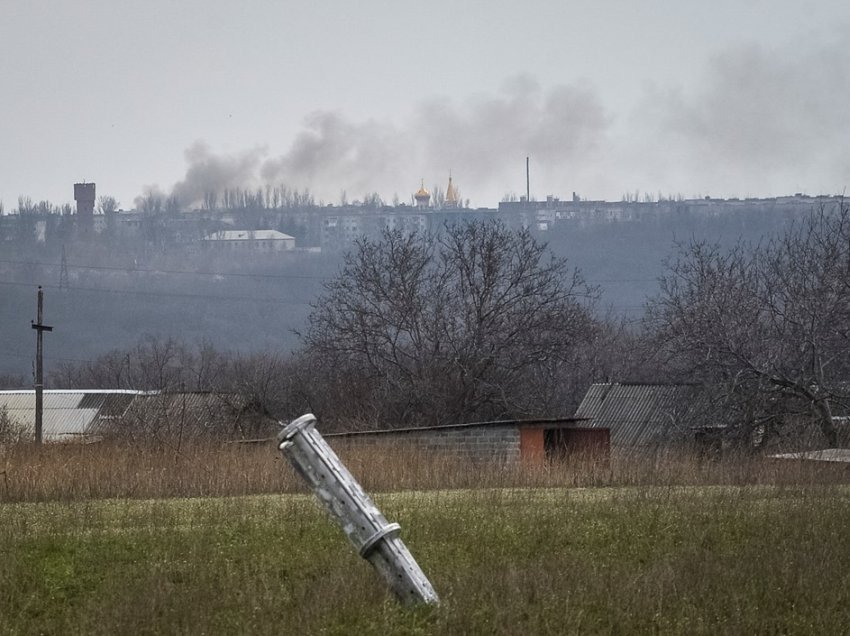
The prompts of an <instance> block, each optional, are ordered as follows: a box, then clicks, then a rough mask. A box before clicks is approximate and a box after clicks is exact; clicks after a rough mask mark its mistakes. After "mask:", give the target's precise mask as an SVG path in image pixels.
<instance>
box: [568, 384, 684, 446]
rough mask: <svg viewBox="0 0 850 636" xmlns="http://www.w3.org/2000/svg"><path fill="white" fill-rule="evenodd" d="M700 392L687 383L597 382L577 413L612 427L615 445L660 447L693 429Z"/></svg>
mask: <svg viewBox="0 0 850 636" xmlns="http://www.w3.org/2000/svg"><path fill="white" fill-rule="evenodd" d="M697 394H698V387H695V386H693V385H684V384H594V385H592V386H591V387H590V389H588V391H587V394H586V395H585V396H584V399H583V400H582V401H581V404H580V405H579V407H578V410H577V411H576V414H575V416H576V417H582V418H590V420H591V421H590V424H589V426H590V427H592V428H608V429H610V430H611V444H612V446H614V447H619V448H636V447H648V446H657V445H660V444H663V443H665V442H667V441H670V440H671V439H672V438H673V437H675V436H677V435H678V436H681V435H684V434H687V433H688V432H689V431H690V426H689V424H688V421H689V415H690V413H691V412H692V410H693V408H694V399H695V398H696V397H697Z"/></svg>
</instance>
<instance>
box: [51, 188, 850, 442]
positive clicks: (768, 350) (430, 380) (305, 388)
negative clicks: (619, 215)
mask: <svg viewBox="0 0 850 636" xmlns="http://www.w3.org/2000/svg"><path fill="white" fill-rule="evenodd" d="M598 299H599V290H598V289H597V288H595V287H594V286H593V285H590V284H588V283H587V281H586V280H584V278H583V276H582V273H581V272H580V271H579V270H578V269H577V268H575V267H573V266H571V265H570V263H569V262H568V261H567V260H565V259H563V258H558V257H556V256H554V255H553V254H552V253H551V252H550V250H549V249H548V247H547V246H546V245H545V244H543V243H541V242H539V241H538V240H537V239H536V238H535V237H534V235H533V234H532V233H531V232H530V231H528V230H512V229H509V228H507V227H506V226H504V225H502V224H500V223H498V222H483V221H476V222H469V223H459V224H454V225H446V226H444V228H443V229H442V230H441V231H439V232H437V233H434V234H429V233H417V232H413V233H410V232H402V231H399V230H386V231H384V232H383V234H382V235H381V236H380V238H376V239H369V238H363V239H361V240H359V241H358V242H356V244H355V245H354V247H353V249H352V250H351V251H350V252H349V253H348V254H347V256H346V257H345V259H344V262H343V264H342V266H341V269H340V271H339V273H338V275H337V276H336V277H334V278H332V279H331V280H330V281H328V282H327V283H326V284H325V286H324V290H323V292H322V293H321V294H320V295H319V296H318V298H316V299H315V301H314V302H313V303H312V312H311V314H310V317H309V319H308V321H307V324H306V326H305V328H304V329H303V330H302V331H301V332H300V333H299V334H298V336H299V338H300V343H301V344H300V347H299V349H298V350H297V351H295V352H294V353H292V354H283V353H277V352H268V351H267V352H262V353H256V354H250V355H246V354H238V353H232V352H225V351H219V350H217V349H216V348H215V347H214V346H213V345H212V344H211V343H210V342H208V341H205V342H201V343H200V344H197V345H191V346H189V345H186V344H185V343H178V342H176V341H173V340H157V339H154V338H143V339H142V340H140V342H139V343H138V344H137V345H136V347H135V348H133V349H131V350H126V351H114V352H112V353H109V354H106V355H104V356H101V357H99V358H98V359H96V360H95V361H93V362H91V363H85V364H65V365H64V366H62V367H61V368H60V369H57V370H56V371H54V374H53V376H52V377H51V379H50V381H51V383H52V384H53V386H63V387H69V388H72V387H82V388H92V387H103V388H135V389H159V390H165V391H176V390H196V391H233V392H239V393H243V394H246V395H250V396H251V399H252V401H254V402H255V403H256V404H258V405H261V408H262V409H264V410H265V411H266V412H268V413H269V414H270V415H272V416H274V417H277V418H280V419H284V418H286V417H290V416H293V415H297V414H300V413H301V412H303V411H305V410H311V411H313V412H315V413H317V414H318V415H319V416H320V417H321V418H322V421H323V422H324V423H325V424H326V426H328V427H329V428H337V429H343V428H344V429H352V428H360V429H365V428H374V427H379V428H384V427H392V426H416V425H427V424H448V423H459V422H469V421H481V420H489V419H498V418H520V417H530V416H568V415H571V414H572V412H573V411H574V409H575V407H576V405H577V402H578V401H579V400H580V398H581V397H582V395H583V394H584V391H585V390H586V389H587V387H588V386H589V385H590V384H591V383H592V382H600V381H642V382H679V383H682V382H687V383H696V384H699V385H701V386H705V387H709V388H710V391H711V395H712V399H713V402H712V403H713V404H714V405H715V406H716V407H717V411H716V412H713V413H711V414H706V416H707V417H708V418H710V419H713V420H714V421H715V423H723V424H724V425H727V427H728V430H729V431H734V432H735V434H736V435H738V436H739V437H740V438H741V439H748V440H753V439H758V440H759V443H762V442H763V441H764V440H766V439H769V438H771V436H775V435H778V434H780V432H781V430H782V427H783V426H784V425H786V424H788V423H789V422H791V421H793V422H795V423H797V424H800V425H802V426H804V427H806V428H807V429H809V430H815V431H817V432H818V433H819V435H820V436H821V439H822V441H823V443H824V444H826V445H830V446H834V445H836V444H837V443H839V441H840V440H839V435H838V431H837V429H836V426H835V421H836V420H835V417H836V416H841V415H844V414H845V413H846V409H847V406H848V398H850V213H849V212H848V207H847V205H846V204H844V203H843V202H840V203H839V204H837V205H835V206H834V207H830V208H826V207H824V208H820V209H817V210H814V211H813V212H812V213H811V214H809V215H808V216H806V217H805V218H802V219H800V220H799V221H798V222H796V223H795V224H793V225H792V226H791V227H790V228H788V229H787V230H785V231H784V232H782V233H780V234H778V235H776V236H773V237H770V238H768V239H765V241H763V242H762V243H758V244H749V243H745V242H739V243H738V244H736V245H733V246H732V247H727V248H721V247H720V246H718V245H715V244H711V243H708V242H705V241H697V240H692V241H687V242H683V243H680V244H678V246H677V247H676V251H675V252H674V254H673V255H672V256H671V257H670V258H668V260H667V261H666V263H665V270H664V274H663V276H662V277H661V279H660V281H659V288H658V292H657V293H656V294H655V295H654V296H653V297H651V298H649V299H648V300H647V302H646V311H645V315H644V317H643V319H641V320H639V321H637V322H632V323H625V322H624V321H623V320H622V319H619V318H617V317H616V316H614V315H606V314H605V313H604V312H603V311H602V309H601V308H600V307H599V302H598Z"/></svg>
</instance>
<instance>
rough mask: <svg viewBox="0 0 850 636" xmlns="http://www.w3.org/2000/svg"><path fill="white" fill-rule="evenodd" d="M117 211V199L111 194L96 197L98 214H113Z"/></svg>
mask: <svg viewBox="0 0 850 636" xmlns="http://www.w3.org/2000/svg"><path fill="white" fill-rule="evenodd" d="M117 211H118V200H117V199H116V198H115V197H112V196H101V197H98V199H97V213H98V214H114V213H115V212H117Z"/></svg>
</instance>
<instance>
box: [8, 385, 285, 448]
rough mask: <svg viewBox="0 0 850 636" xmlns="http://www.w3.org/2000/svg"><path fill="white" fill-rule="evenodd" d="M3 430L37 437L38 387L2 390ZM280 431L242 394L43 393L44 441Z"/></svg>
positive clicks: (240, 435) (242, 435)
mask: <svg viewBox="0 0 850 636" xmlns="http://www.w3.org/2000/svg"><path fill="white" fill-rule="evenodd" d="M0 419H2V423H3V426H2V427H0V430H4V429H5V430H6V431H8V432H7V433H6V434H7V435H10V436H11V437H12V438H20V439H24V440H26V439H33V438H34V437H35V391H34V390H32V389H30V390H21V391H0ZM275 430H277V420H275V419H274V418H272V417H270V416H269V415H268V414H267V413H265V412H264V411H263V409H262V408H261V407H260V406H259V405H257V404H255V403H253V402H252V401H251V400H249V399H247V398H245V397H244V396H241V395H237V394H232V393H212V392H177V393H170V392H160V391H131V390H112V389H107V390H64V389H60V390H55V389H49V390H45V391H44V411H43V415H42V440H43V441H44V442H48V443H50V442H82V443H89V442H97V441H100V440H102V439H103V438H105V437H109V438H122V439H154V438H162V437H167V436H175V437H177V436H179V437H180V438H182V439H201V438H205V439H243V438H246V437H256V436H258V435H262V434H269V433H272V432H273V431H275Z"/></svg>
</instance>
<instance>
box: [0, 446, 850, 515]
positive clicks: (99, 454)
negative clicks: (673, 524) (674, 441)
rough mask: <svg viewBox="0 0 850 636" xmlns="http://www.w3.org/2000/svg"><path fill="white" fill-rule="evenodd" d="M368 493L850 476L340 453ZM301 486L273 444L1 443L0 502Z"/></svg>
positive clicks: (690, 464) (782, 467) (655, 460)
mask: <svg viewBox="0 0 850 636" xmlns="http://www.w3.org/2000/svg"><path fill="white" fill-rule="evenodd" d="M340 456H341V458H342V459H343V461H344V462H345V464H346V465H347V466H348V468H349V469H350V470H351V472H352V473H353V474H354V475H355V476H356V477H357V478H358V480H360V482H361V483H362V484H363V486H364V487H365V488H366V490H367V491H370V492H392V491H400V490H435V489H467V488H524V487H530V488H534V487H550V488H551V487H603V486H604V487H611V486H644V485H682V486H687V485H691V486H702V485H750V484H753V485H757V484H763V485H767V484H773V485H783V484H786V485H790V484H836V483H848V482H850V471H848V470H846V469H844V468H843V467H835V466H817V465H811V464H807V463H799V462H775V461H769V460H764V459H761V458H737V459H729V460H725V461H721V462H702V461H699V460H698V459H696V458H694V457H692V456H688V455H681V456H679V455H672V454H666V455H664V456H658V457H648V456H643V457H618V456H614V457H613V458H612V459H611V461H610V462H594V461H582V460H581V459H573V460H567V461H565V462H552V463H540V464H538V465H528V464H498V463H491V464H487V463H477V464H470V462H468V461H464V460H462V459H459V458H457V457H452V456H440V455H430V454H423V453H421V452H415V451H408V450H404V449H400V448H391V447H388V448H360V449H356V448H355V449H343V450H342V451H341V452H340ZM294 492H304V485H303V483H302V482H301V480H300V479H299V478H298V477H297V476H296V475H295V473H294V472H293V471H292V470H291V468H290V467H289V465H288V464H287V463H286V462H285V461H284V460H283V459H282V458H281V456H280V453H279V452H278V451H277V449H276V447H275V445H274V444H273V443H272V442H269V443H267V444H261V445H240V444H213V443H209V444H197V443H194V444H191V445H185V444H184V445H183V446H182V448H180V449H179V450H176V447H175V446H174V445H168V444H147V445H146V444H128V443H102V444H91V445H65V446H59V445H45V446H43V447H37V446H34V445H24V444H17V445H12V446H6V447H0V502H26V501H30V502H36V501H83V500H89V499H107V498H122V499H128V498H135V499H148V498H163V497H220V496H239V495H251V494H270V493H294Z"/></svg>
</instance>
